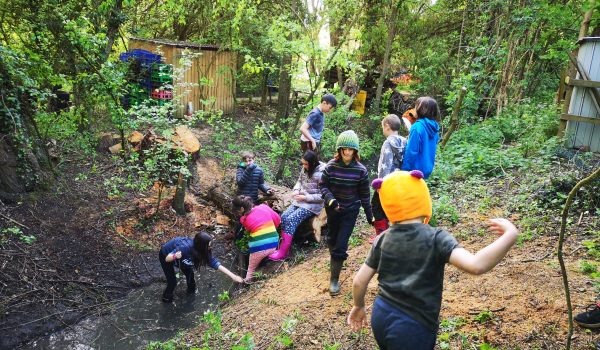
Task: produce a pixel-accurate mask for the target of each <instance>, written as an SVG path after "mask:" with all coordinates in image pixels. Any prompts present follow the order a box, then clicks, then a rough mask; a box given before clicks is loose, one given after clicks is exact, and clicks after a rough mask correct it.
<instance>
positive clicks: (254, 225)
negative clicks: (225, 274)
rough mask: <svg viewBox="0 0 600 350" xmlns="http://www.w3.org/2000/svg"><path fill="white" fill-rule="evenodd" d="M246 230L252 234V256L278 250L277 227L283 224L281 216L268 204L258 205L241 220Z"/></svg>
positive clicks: (250, 243)
mask: <svg viewBox="0 0 600 350" xmlns="http://www.w3.org/2000/svg"><path fill="white" fill-rule="evenodd" d="M240 222H241V223H242V225H244V228H245V229H246V230H248V232H250V242H248V247H249V248H250V254H252V253H257V252H262V251H263V250H267V249H271V248H277V245H278V244H279V234H278V233H277V226H279V224H280V223H281V218H280V217H279V215H278V214H277V213H276V212H274V211H273V209H271V207H269V206H268V205H266V204H261V205H258V206H256V207H254V208H252V210H250V212H249V213H248V214H247V215H244V216H242V217H241V218H240Z"/></svg>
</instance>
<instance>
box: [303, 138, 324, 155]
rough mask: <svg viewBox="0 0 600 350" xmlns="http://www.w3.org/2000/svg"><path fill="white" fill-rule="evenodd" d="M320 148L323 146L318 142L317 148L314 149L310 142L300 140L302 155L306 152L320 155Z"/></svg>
mask: <svg viewBox="0 0 600 350" xmlns="http://www.w3.org/2000/svg"><path fill="white" fill-rule="evenodd" d="M320 146H321V144H320V143H319V142H317V148H315V149H312V143H311V142H310V141H302V140H300V149H301V150H302V154H304V152H306V151H308V150H311V151H314V152H315V153H316V154H319V148H320Z"/></svg>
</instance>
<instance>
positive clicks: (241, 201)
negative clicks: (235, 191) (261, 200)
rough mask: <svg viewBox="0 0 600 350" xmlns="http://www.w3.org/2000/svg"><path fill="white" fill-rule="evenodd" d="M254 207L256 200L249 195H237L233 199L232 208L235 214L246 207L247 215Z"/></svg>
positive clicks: (245, 212)
mask: <svg viewBox="0 0 600 350" xmlns="http://www.w3.org/2000/svg"><path fill="white" fill-rule="evenodd" d="M252 208H254V201H253V200H252V198H250V197H248V196H237V197H235V198H234V199H233V201H231V209H232V210H233V212H234V214H237V212H238V211H240V209H244V212H243V215H245V214H248V212H249V211H250V210H251V209H252Z"/></svg>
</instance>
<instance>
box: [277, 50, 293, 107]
mask: <svg viewBox="0 0 600 350" xmlns="http://www.w3.org/2000/svg"><path fill="white" fill-rule="evenodd" d="M291 64H292V55H290V54H285V55H284V56H283V59H282V60H281V70H280V72H279V92H278V95H277V115H278V116H279V118H286V117H287V116H288V113H289V108H290V92H291V91H292V77H291V76H290V66H291Z"/></svg>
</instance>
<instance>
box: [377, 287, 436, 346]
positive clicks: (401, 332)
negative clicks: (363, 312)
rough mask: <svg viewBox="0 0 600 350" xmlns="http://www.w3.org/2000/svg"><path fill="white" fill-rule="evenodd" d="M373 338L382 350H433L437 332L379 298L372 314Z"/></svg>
mask: <svg viewBox="0 0 600 350" xmlns="http://www.w3.org/2000/svg"><path fill="white" fill-rule="evenodd" d="M371 327H372V328H373V336H374V337H375V341H377V345H379V348H380V349H381V350H433V348H434V347H435V339H436V337H437V332H435V331H432V330H430V329H429V328H427V327H425V326H423V325H422V324H421V323H419V322H417V321H415V320H414V319H413V318H412V317H410V316H409V315H407V314H406V313H404V312H403V311H401V310H400V309H398V308H396V307H395V306H393V305H391V304H389V303H388V302H386V301H385V300H383V298H381V297H379V296H378V297H377V298H376V299H375V303H374V305H373V312H372V313H371Z"/></svg>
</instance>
